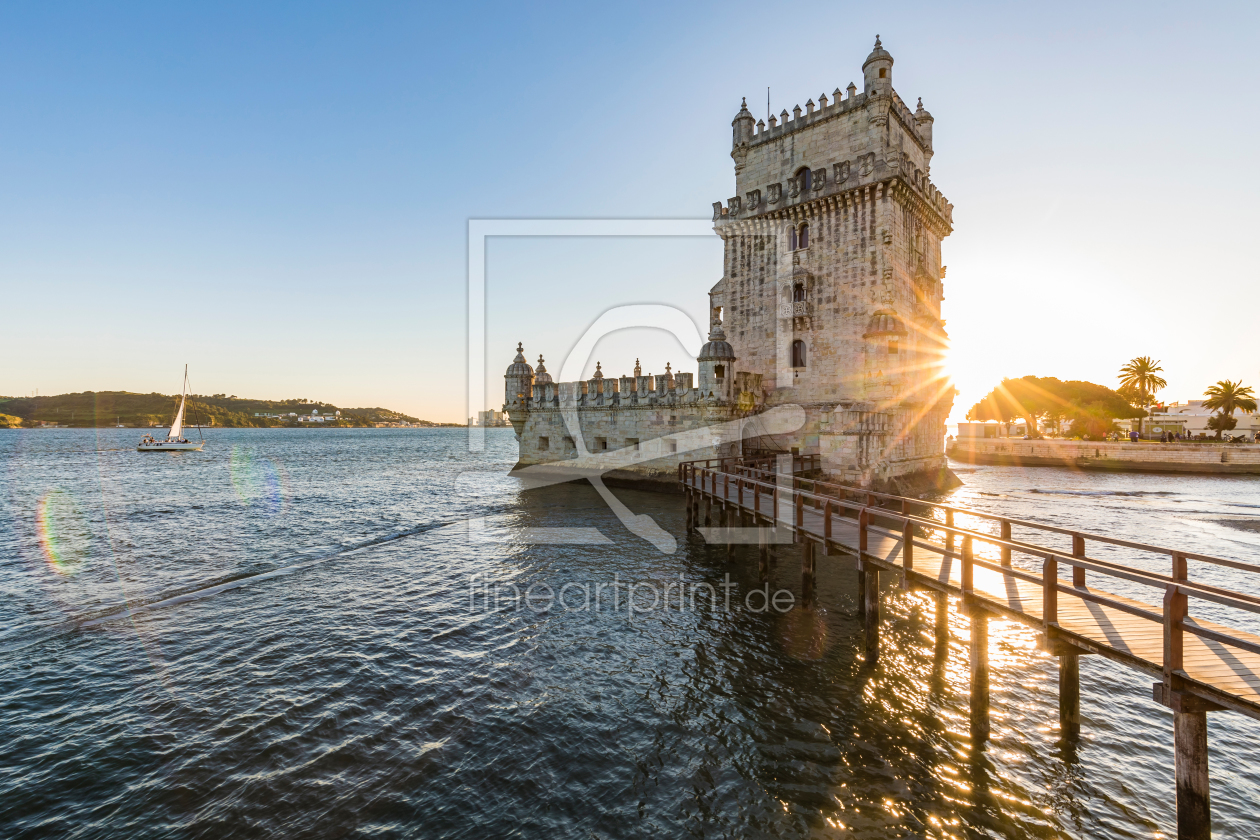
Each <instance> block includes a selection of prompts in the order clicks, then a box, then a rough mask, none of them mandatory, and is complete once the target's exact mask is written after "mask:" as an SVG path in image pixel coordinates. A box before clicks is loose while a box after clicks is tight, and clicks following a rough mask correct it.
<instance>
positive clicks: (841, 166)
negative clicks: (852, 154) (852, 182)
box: [832, 160, 849, 184]
mask: <svg viewBox="0 0 1260 840" xmlns="http://www.w3.org/2000/svg"><path fill="white" fill-rule="evenodd" d="M832 169H833V170H834V172H835V179H836V183H837V184H843V183H844V182H845V181H847V180H849V162H848V161H847V160H846V161H842V162H840V163H837V164H836V165H835V166H833V167H832Z"/></svg>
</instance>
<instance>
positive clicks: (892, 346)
mask: <svg viewBox="0 0 1260 840" xmlns="http://www.w3.org/2000/svg"><path fill="white" fill-rule="evenodd" d="M899 352H901V350H900V345H899V343H898V341H897V339H896V338H890V339H888V355H889V356H896V355H897V354H898V353H899Z"/></svg>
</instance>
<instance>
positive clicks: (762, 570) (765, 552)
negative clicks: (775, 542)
mask: <svg viewBox="0 0 1260 840" xmlns="http://www.w3.org/2000/svg"><path fill="white" fill-rule="evenodd" d="M769 573H770V535H769V533H767V530H766V525H765V523H764V522H761V523H758V525H757V576H758V577H759V578H760V579H762V580H765V579H766V577H767V576H768V575H769Z"/></svg>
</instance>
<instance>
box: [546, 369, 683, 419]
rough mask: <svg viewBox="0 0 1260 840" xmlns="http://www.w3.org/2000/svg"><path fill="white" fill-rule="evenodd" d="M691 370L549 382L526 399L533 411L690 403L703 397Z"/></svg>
mask: <svg viewBox="0 0 1260 840" xmlns="http://www.w3.org/2000/svg"><path fill="white" fill-rule="evenodd" d="M692 383H693V375H692V374H690V373H671V374H668V375H666V376H652V375H651V374H648V375H646V376H622V377H619V378H617V379H613V378H600V379H579V380H577V381H576V382H548V383H546V384H545V385H543V386H541V387H535V388H534V394H533V397H532V398H531V399H530V400H529V401H528V402H527V403H526V406H525V407H526V409H527V410H530V411H535V410H546V409H560V408H614V407H617V408H623V407H630V406H663V405H688V404H694V403H698V402H699V401H700V400H701V394H700V389H699V388H697V387H695V386H694V385H693V384H692Z"/></svg>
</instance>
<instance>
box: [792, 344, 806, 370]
mask: <svg viewBox="0 0 1260 840" xmlns="http://www.w3.org/2000/svg"><path fill="white" fill-rule="evenodd" d="M792 367H794V368H803V367H805V342H804V341H801V340H800V339H799V338H798V339H796V340H795V341H793V342H792Z"/></svg>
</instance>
